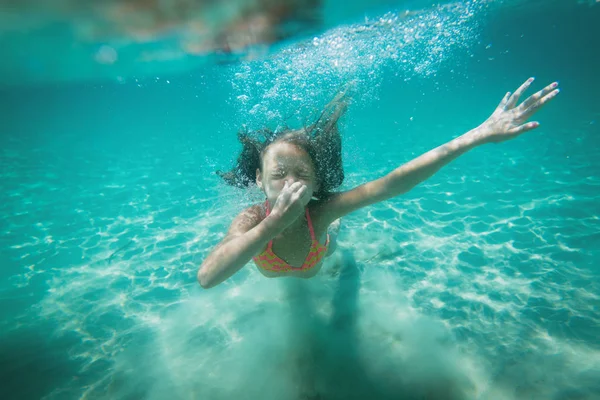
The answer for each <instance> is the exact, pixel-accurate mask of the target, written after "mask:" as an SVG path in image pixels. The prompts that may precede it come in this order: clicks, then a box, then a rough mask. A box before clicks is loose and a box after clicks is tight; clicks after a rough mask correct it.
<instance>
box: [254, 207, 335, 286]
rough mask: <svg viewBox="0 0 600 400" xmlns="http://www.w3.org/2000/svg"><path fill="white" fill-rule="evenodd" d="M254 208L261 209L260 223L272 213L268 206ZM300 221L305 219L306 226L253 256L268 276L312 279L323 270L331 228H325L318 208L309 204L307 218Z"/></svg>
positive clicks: (302, 225)
mask: <svg viewBox="0 0 600 400" xmlns="http://www.w3.org/2000/svg"><path fill="white" fill-rule="evenodd" d="M312 203H314V202H312ZM254 207H260V209H259V211H260V212H259V215H260V218H261V219H260V221H262V220H263V219H264V218H266V217H267V215H268V214H269V211H270V210H269V209H268V204H266V203H265V204H262V205H256V206H254ZM300 218H302V220H303V223H302V224H299V225H298V226H297V227H294V228H289V229H287V230H285V231H283V232H282V233H281V234H280V235H278V236H276V237H274V238H273V240H272V241H271V242H270V243H268V244H267V245H266V246H265V247H264V248H263V249H262V250H261V252H260V253H259V254H257V255H255V257H253V260H254V263H255V265H256V266H257V267H258V270H259V271H260V272H261V273H262V274H263V275H264V276H266V277H269V278H275V277H282V276H293V277H298V278H311V277H313V276H315V275H316V274H317V273H318V272H319V270H320V269H321V266H322V265H323V260H324V258H325V256H326V255H327V250H328V248H327V246H328V244H329V243H328V242H329V240H328V235H327V226H323V224H322V223H321V221H320V218H319V213H318V207H310V205H309V207H307V208H306V210H305V215H304V216H303V217H300ZM260 221H259V223H260Z"/></svg>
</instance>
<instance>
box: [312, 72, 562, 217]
mask: <svg viewBox="0 0 600 400" xmlns="http://www.w3.org/2000/svg"><path fill="white" fill-rule="evenodd" d="M532 82H533V78H530V79H528V80H527V81H526V82H525V83H523V84H522V85H521V86H520V87H519V88H518V89H517V90H516V91H515V92H514V93H513V94H511V93H510V92H509V93H507V94H506V96H504V98H503V99H502V101H501V102H500V104H499V105H498V107H497V108H496V110H495V111H494V113H493V114H492V115H491V116H490V117H489V118H488V119H487V120H486V121H485V122H484V123H483V124H481V125H480V126H478V127H477V128H475V129H473V130H471V131H469V132H467V133H465V134H464V135H462V136H459V137H457V138H456V139H454V140H451V141H450V142H448V143H446V144H444V145H442V146H439V147H437V148H435V149H433V150H431V151H429V152H427V153H425V154H423V155H421V156H419V157H417V158H415V159H414V160H412V161H410V162H408V163H406V164H404V165H402V166H400V167H398V168H396V169H395V170H393V171H392V172H390V173H389V174H387V175H386V176H384V177H382V178H379V179H377V180H374V181H371V182H368V183H366V184H364V185H361V186H358V187H356V188H354V189H352V190H349V191H347V192H342V193H338V194H336V195H333V196H331V197H330V198H329V199H327V201H325V202H324V203H323V205H322V208H321V210H320V212H321V214H322V218H324V219H325V220H327V221H330V222H331V221H334V220H336V219H337V218H340V217H342V216H344V215H346V214H348V213H351V212H352V211H355V210H357V209H359V208H362V207H365V206H368V205H370V204H374V203H378V202H380V201H383V200H387V199H390V198H392V197H395V196H398V195H400V194H403V193H406V192H408V191H409V190H411V189H412V188H414V187H415V186H417V185H418V184H419V183H421V182H423V181H424V180H426V179H428V178H429V177H431V176H432V175H433V174H435V173H436V172H437V171H438V170H440V168H442V167H443V166H444V165H446V164H448V163H449V162H450V161H452V160H454V159H456V158H457V157H458V156H460V155H461V154H464V153H465V152H467V151H469V150H471V149H473V148H474V147H477V146H479V145H482V144H485V143H500V142H503V141H505V140H509V139H514V138H515V137H517V136H519V135H521V134H522V133H525V132H527V131H530V130H532V129H534V128H537V127H538V126H539V123H538V122H529V123H525V122H526V121H527V120H528V119H529V118H530V117H531V116H532V115H533V114H535V113H536V112H537V111H538V110H539V109H540V108H541V107H542V106H543V105H544V104H545V103H547V102H548V101H550V100H551V99H552V98H554V97H555V96H556V95H557V94H558V92H559V90H558V89H557V86H558V83H556V82H555V83H552V84H550V85H548V86H547V87H545V88H544V89H542V90H540V91H539V92H537V93H536V94H534V95H532V96H531V97H529V98H528V99H527V100H525V101H524V102H523V103H521V104H520V105H518V106H517V103H518V101H519V97H520V96H521V95H522V94H523V92H524V91H525V90H526V89H527V88H528V87H529V85H531V83H532Z"/></svg>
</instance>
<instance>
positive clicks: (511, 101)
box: [505, 78, 533, 109]
mask: <svg viewBox="0 0 600 400" xmlns="http://www.w3.org/2000/svg"><path fill="white" fill-rule="evenodd" d="M532 82H533V78H529V79H527V80H526V81H525V82H524V83H523V84H522V85H521V86H519V88H518V89H517V90H515V92H514V93H513V94H512V96H510V98H509V99H508V101H507V102H506V106H505V109H511V108H513V107H514V106H515V105H516V104H517V103H518V102H519V98H520V97H521V95H522V94H523V92H525V90H527V88H528V87H529V86H530V85H531V83H532Z"/></svg>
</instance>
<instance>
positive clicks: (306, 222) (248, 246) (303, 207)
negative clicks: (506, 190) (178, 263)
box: [197, 78, 559, 288]
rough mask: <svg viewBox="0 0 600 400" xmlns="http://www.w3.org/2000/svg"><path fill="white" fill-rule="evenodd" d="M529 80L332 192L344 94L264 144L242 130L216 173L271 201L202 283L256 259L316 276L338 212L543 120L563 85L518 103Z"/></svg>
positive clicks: (250, 215)
mask: <svg viewBox="0 0 600 400" xmlns="http://www.w3.org/2000/svg"><path fill="white" fill-rule="evenodd" d="M532 82H533V78H530V79H528V80H527V81H526V82H525V83H523V84H522V85H521V86H520V87H519V88H518V89H517V90H516V91H515V92H514V93H512V94H511V93H510V92H509V93H507V94H506V95H505V96H504V98H503V99H502V101H501V102H500V104H499V105H498V107H497V108H496V110H495V111H494V112H493V114H492V115H491V116H490V117H489V118H488V119H487V120H486V121H485V122H484V123H483V124H481V125H480V126H478V127H476V128H475V129H472V130H470V131H469V132H467V133H465V134H463V135H461V136H459V137H457V138H455V139H453V140H451V141H450V142H448V143H446V144H444V145H442V146H439V147H437V148H435V149H433V150H431V151H429V152H427V153H425V154H423V155H421V156H419V157H417V158H415V159H413V160H412V161H410V162H408V163H406V164H404V165H402V166H400V167H398V168H396V169H395V170H393V171H391V172H390V173H388V174H387V175H385V176H383V177H381V178H379V179H376V180H373V181H371V182H367V183H365V184H363V185H360V186H358V187H356V188H354V189H351V190H348V191H345V192H334V191H333V189H335V188H336V187H338V186H340V185H341V183H342V181H343V178H344V171H343V169H342V160H341V137H340V133H339V131H338V129H337V121H338V120H339V118H340V117H341V116H342V115H343V114H344V113H345V111H346V108H347V103H348V101H347V96H346V93H345V92H343V93H340V94H338V96H336V98H335V99H334V100H333V101H332V102H331V103H329V104H328V105H327V106H326V107H325V110H324V111H323V113H322V114H321V117H320V118H319V119H318V120H317V122H315V123H314V124H313V125H311V126H309V127H306V128H303V129H300V130H287V131H283V132H279V133H276V132H272V131H269V130H264V131H262V132H261V133H262V134H263V136H264V140H263V141H261V140H259V139H258V138H253V137H252V136H251V135H250V134H248V133H247V132H246V133H240V135H239V138H240V141H241V142H242V145H243V149H242V153H241V154H240V156H239V158H238V160H237V166H236V167H235V168H234V169H233V170H232V171H231V172H228V173H223V172H218V173H219V174H220V175H221V176H222V177H223V179H225V180H226V181H227V182H228V183H229V184H231V185H235V186H238V187H247V186H250V185H253V184H256V185H258V187H259V188H260V189H261V190H262V191H263V192H264V194H265V197H266V200H265V202H264V203H263V204H256V205H253V206H251V207H249V208H247V209H246V210H244V211H242V212H241V213H240V214H239V215H238V216H237V217H236V218H235V219H234V220H233V222H232V224H231V226H230V228H229V231H228V232H227V235H226V236H225V238H224V239H223V240H222V241H221V242H220V243H219V244H218V245H217V246H216V247H215V248H214V249H213V250H212V252H211V253H210V254H209V255H208V256H207V257H206V259H205V260H204V262H203V263H202V265H201V266H200V269H199V271H198V276H197V277H198V282H199V283H200V285H201V286H202V287H203V288H210V287H213V286H215V285H218V284H219V283H221V282H223V281H225V280H226V279H227V278H229V277H230V276H232V275H233V274H235V273H236V272H237V271H239V270H240V269H241V268H242V267H243V266H244V265H246V263H247V262H248V261H250V260H251V259H252V260H253V261H254V263H255V264H256V266H257V267H258V269H259V271H260V272H261V273H262V274H263V275H265V276H267V277H283V276H291V277H298V278H310V277H313V276H315V275H316V274H317V273H318V271H319V270H320V268H321V265H322V264H323V259H324V258H325V257H326V256H328V255H329V254H331V253H332V252H333V250H334V248H335V236H336V234H337V232H336V231H337V229H338V228H339V219H340V218H341V217H343V216H344V215H346V214H349V213H351V212H353V211H356V210H358V209H360V208H363V207H366V206H369V205H371V204H375V203H378V202H381V201H384V200H388V199H390V198H392V197H395V196H398V195H400V194H403V193H406V192H408V191H409V190H411V189H412V188H414V187H415V186H417V185H418V184H419V183H421V182H423V181H425V180H426V179H428V178H430V177H431V176H432V175H433V174H435V173H436V172H437V171H438V170H439V169H440V168H442V167H443V166H444V165H446V164H448V163H449V162H451V161H452V160H454V159H456V158H457V157H458V156H460V155H462V154H464V153H465V152H467V151H469V150H471V149H473V148H475V147H477V146H480V145H483V144H486V143H500V142H504V141H507V140H510V139H514V138H516V137H517V136H519V135H521V134H523V133H525V132H528V131H530V130H532V129H535V128H537V127H538V126H539V123H538V122H526V121H527V120H528V119H529V118H530V117H532V116H533V115H534V114H535V113H536V112H537V111H538V110H539V109H540V108H541V107H542V106H544V105H545V104H546V103H547V102H548V101H550V100H552V99H553V98H554V97H555V96H556V95H557V94H558V92H559V89H558V88H557V87H558V83H556V82H555V83H552V84H550V85H548V86H546V87H545V88H544V89H542V90H540V91H539V92H537V93H535V94H534V95H532V96H530V97H529V98H527V99H526V100H525V101H523V102H522V103H521V104H518V102H519V98H520V97H521V95H522V94H523V92H525V90H526V89H527V88H529V86H530V85H531V83H532Z"/></svg>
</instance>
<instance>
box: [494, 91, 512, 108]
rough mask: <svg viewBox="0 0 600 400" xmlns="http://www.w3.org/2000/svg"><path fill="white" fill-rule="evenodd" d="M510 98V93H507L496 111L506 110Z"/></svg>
mask: <svg viewBox="0 0 600 400" xmlns="http://www.w3.org/2000/svg"><path fill="white" fill-rule="evenodd" d="M509 98H510V92H507V93H506V94H505V95H504V98H503V99H502V101H501V102H500V104H498V107H496V109H502V110H504V109H505V108H506V103H508V99H509Z"/></svg>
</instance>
